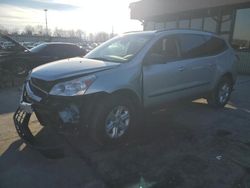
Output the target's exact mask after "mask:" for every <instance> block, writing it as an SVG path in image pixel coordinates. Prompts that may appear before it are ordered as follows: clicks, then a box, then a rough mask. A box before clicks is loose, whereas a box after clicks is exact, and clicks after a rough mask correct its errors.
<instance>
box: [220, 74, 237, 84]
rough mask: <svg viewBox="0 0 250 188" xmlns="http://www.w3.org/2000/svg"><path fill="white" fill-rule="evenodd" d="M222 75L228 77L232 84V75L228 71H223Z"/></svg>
mask: <svg viewBox="0 0 250 188" xmlns="http://www.w3.org/2000/svg"><path fill="white" fill-rule="evenodd" d="M222 77H223V78H228V79H229V80H230V82H231V83H232V84H234V81H233V75H232V74H231V73H230V72H227V73H225V74H224V75H223V76H222Z"/></svg>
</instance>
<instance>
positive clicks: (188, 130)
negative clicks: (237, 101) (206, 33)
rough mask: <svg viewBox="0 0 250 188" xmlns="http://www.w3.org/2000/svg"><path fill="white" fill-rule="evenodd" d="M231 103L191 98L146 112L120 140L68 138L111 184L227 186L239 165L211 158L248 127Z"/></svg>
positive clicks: (243, 114)
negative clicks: (214, 104) (100, 143)
mask: <svg viewBox="0 0 250 188" xmlns="http://www.w3.org/2000/svg"><path fill="white" fill-rule="evenodd" d="M231 106H232V105H229V107H226V108H224V109H217V110H215V109H213V108H211V107H209V106H208V105H207V104H205V103H204V101H202V103H200V102H191V103H186V104H185V105H183V104H179V105H174V106H169V107H168V108H167V109H163V110H160V111H158V112H154V113H153V114H147V115H146V116H145V117H144V122H143V123H142V125H140V126H139V127H138V129H137V130H136V131H135V132H133V134H132V135H131V136H130V138H129V139H128V141H127V142H126V143H125V144H124V145H122V146H114V147H97V146H96V145H94V144H93V143H91V141H89V140H86V138H78V139H72V138H71V139H70V142H71V145H72V147H74V148H75V149H76V150H77V151H78V153H81V155H83V156H84V158H87V159H88V160H89V161H90V164H91V165H92V167H93V168H95V169H96V170H97V171H98V173H99V174H100V176H101V177H102V178H103V179H104V180H105V182H106V183H107V184H108V185H109V187H140V185H144V187H146V186H148V187H154V188H155V187H213V186H212V185H214V184H216V182H218V181H220V180H221V179H222V180H223V182H224V181H225V183H223V184H222V185H221V186H220V187H228V186H229V184H233V181H234V180H235V179H236V178H238V176H239V174H237V173H239V170H238V169H237V170H235V172H232V173H231V174H230V175H226V174H227V173H226V172H227V171H228V170H230V171H231V170H233V168H236V167H235V166H234V165H235V164H232V163H231V162H229V163H227V164H223V165H224V166H223V167H222V169H220V167H219V166H220V164H218V163H217V161H215V158H216V156H217V155H219V154H220V153H223V152H224V150H225V151H229V148H230V146H232V145H233V143H231V142H230V143H227V140H230V138H234V139H235V138H236V137H233V136H234V135H235V133H236V132H237V133H238V135H239V136H240V137H244V136H245V137H246V138H247V137H249V134H247V132H249V131H250V128H248V127H249V126H247V124H248V122H250V117H249V113H248V112H246V111H244V110H243V109H241V108H240V106H238V107H237V106H234V108H231ZM239 121H241V125H239ZM239 131H240V132H239ZM246 131H247V132H246ZM249 149H250V148H249ZM243 153H244V152H243ZM249 154H250V153H249ZM242 155H245V153H244V154H242ZM218 169H220V170H221V171H220V172H217V170H218ZM142 187H143V186H142ZM215 187H216V186H215Z"/></svg>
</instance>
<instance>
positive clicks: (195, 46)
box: [178, 34, 227, 58]
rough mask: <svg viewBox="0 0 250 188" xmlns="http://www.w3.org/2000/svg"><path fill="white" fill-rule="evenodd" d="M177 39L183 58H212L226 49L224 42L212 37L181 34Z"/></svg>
mask: <svg viewBox="0 0 250 188" xmlns="http://www.w3.org/2000/svg"><path fill="white" fill-rule="evenodd" d="M178 38H179V43H180V48H181V54H182V57H183V58H197V57H204V56H213V55H217V54H219V53H221V52H223V51H225V50H226V49H227V44H226V43H225V41H224V40H222V39H219V38H217V37H213V36H206V35H194V34H182V35H180V36H179V37H178Z"/></svg>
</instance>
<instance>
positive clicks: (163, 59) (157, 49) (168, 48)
mask: <svg viewBox="0 0 250 188" xmlns="http://www.w3.org/2000/svg"><path fill="white" fill-rule="evenodd" d="M179 58H180V53H179V46H178V42H177V39H176V38H175V37H164V38H162V39H160V40H158V41H157V42H156V43H155V44H154V45H153V47H152V48H151V49H150V51H149V53H148V55H147V56H146V59H145V60H146V62H147V64H163V63H167V62H170V61H174V60H177V59H179Z"/></svg>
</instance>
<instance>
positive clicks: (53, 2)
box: [0, 0, 142, 33]
mask: <svg viewBox="0 0 250 188" xmlns="http://www.w3.org/2000/svg"><path fill="white" fill-rule="evenodd" d="M134 1H137V0H0V25H2V26H4V27H5V28H8V29H15V28H17V29H23V28H24V26H26V25H32V26H36V25H43V26H44V27H45V12H44V9H48V11H47V16H48V27H49V29H52V30H53V29H54V28H56V27H57V28H60V29H74V30H76V29H81V30H83V31H85V32H93V33H95V32H100V31H105V32H108V33H111V32H112V28H113V30H114V33H123V32H127V31H137V30H142V26H141V23H140V22H139V21H137V20H131V19H130V9H129V3H131V2H134Z"/></svg>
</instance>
